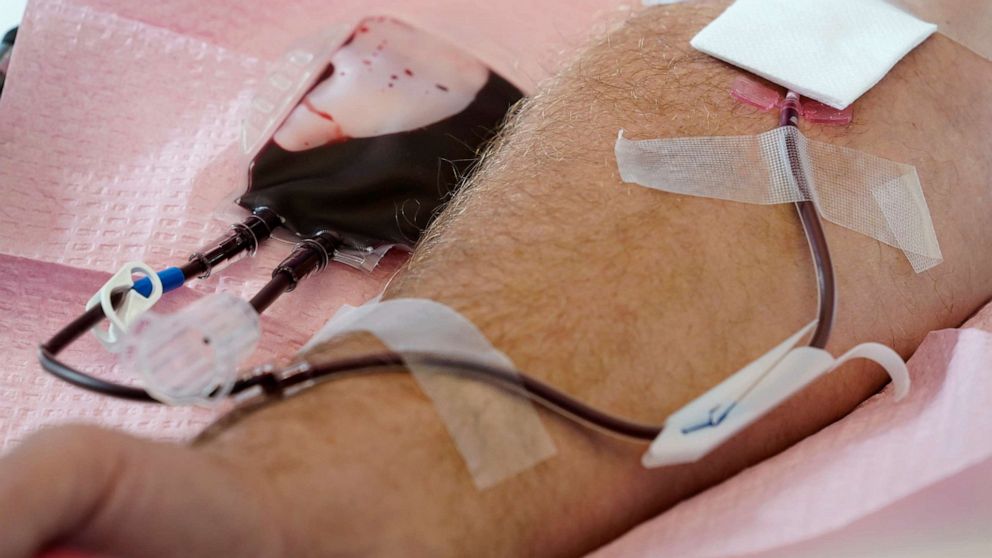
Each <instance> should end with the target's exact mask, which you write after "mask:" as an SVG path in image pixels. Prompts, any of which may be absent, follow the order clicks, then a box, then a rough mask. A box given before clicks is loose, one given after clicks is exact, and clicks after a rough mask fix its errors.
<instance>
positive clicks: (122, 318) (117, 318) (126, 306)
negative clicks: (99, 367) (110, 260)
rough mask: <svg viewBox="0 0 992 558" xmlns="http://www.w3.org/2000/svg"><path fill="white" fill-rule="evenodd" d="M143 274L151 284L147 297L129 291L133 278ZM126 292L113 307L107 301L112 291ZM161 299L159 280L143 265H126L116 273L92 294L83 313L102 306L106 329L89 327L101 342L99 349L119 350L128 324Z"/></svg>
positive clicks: (129, 263)
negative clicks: (101, 347) (105, 317)
mask: <svg viewBox="0 0 992 558" xmlns="http://www.w3.org/2000/svg"><path fill="white" fill-rule="evenodd" d="M136 274H137V275H144V276H145V277H148V279H149V280H150V281H151V283H152V292H151V293H150V294H149V295H148V296H147V297H145V296H143V295H141V294H140V293H138V292H136V291H134V290H132V289H131V287H133V286H134V278H133V275H136ZM120 291H126V292H125V293H124V300H122V301H121V303H120V304H118V305H117V308H116V309H114V305H113V304H111V302H110V297H111V295H113V294H114V293H116V292H120ZM160 298H162V281H161V280H160V279H159V278H158V274H157V273H155V271H154V270H153V269H152V268H151V267H149V266H148V265H146V264H144V263H143V262H128V263H126V264H124V267H122V268H121V269H120V271H118V272H117V273H115V274H114V275H113V276H111V277H110V279H109V280H108V281H107V282H106V283H104V284H103V287H101V288H100V290H99V291H97V292H96V294H94V295H93V297H92V298H90V300H89V302H87V303H86V310H90V309H91V308H93V307H94V306H96V305H97V304H99V305H100V306H101V307H103V313H104V315H105V316H107V321H108V322H110V324H109V326H107V329H103V328H101V327H99V326H97V327H94V328H93V334H94V335H96V338H97V339H99V340H100V342H101V343H103V346H104V347H106V348H107V350H109V351H111V352H118V351H120V350H121V345H120V342H121V340H122V339H123V338H124V334H126V333H127V330H128V328H129V327H130V326H131V323H132V322H134V320H136V319H137V318H138V316H140V315H141V314H143V313H144V312H145V311H147V310H148V309H149V308H151V307H152V306H154V305H155V303H156V302H158V299H160Z"/></svg>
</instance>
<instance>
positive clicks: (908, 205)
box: [615, 126, 943, 273]
mask: <svg viewBox="0 0 992 558" xmlns="http://www.w3.org/2000/svg"><path fill="white" fill-rule="evenodd" d="M615 149H616V158H617V166H618V167H619V170H620V177H621V178H622V179H623V181H624V182H631V183H635V184H639V185H641V186H646V187H648V188H653V189H656V190H662V191H665V192H671V193H675V194H684V195H688V196H699V197H705V198H716V199H721V200H728V201H737V202H744V203H753V204H762V205H768V204H779V203H794V202H798V201H804V200H810V201H812V202H813V203H815V204H816V208H817V209H818V210H819V212H820V213H821V214H822V215H823V217H824V218H826V219H827V220H829V221H831V222H833V223H835V224H837V225H840V226H842V227H846V228H848V229H851V230H853V231H856V232H859V233H861V234H864V235H866V236H869V237H871V238H874V239H876V240H878V241H880V242H884V243H885V244H888V245H890V246H893V247H895V248H899V249H900V250H902V251H903V253H905V255H906V258H907V259H908V260H909V262H910V264H912V266H913V269H914V270H915V271H916V272H917V273H921V272H923V271H925V270H927V269H929V268H931V267H934V266H936V265H937V264H939V263H940V262H941V261H942V260H943V256H942V255H941V252H940V244H939V243H938V242H937V234H936V232H935V231H934V228H933V222H932V220H931V218H930V209H929V207H927V202H926V199H925V198H924V196H923V188H922V187H921V186H920V179H919V176H918V175H917V173H916V168H915V167H913V166H912V165H905V164H902V163H896V162H893V161H889V160H886V159H882V158H880V157H876V156H874V155H869V154H867V153H863V152H861V151H857V150H854V149H848V148H846V147H839V146H836V145H831V144H828V143H821V142H818V141H811V140H808V139H806V137H805V136H803V135H802V133H801V132H800V131H799V130H798V129H796V128H794V127H791V126H786V127H780V128H776V129H775V130H772V131H770V132H765V133H763V134H760V135H757V136H725V137H699V138H674V139H654V140H643V141H631V140H627V139H625V138H624V137H623V130H621V131H620V134H619V136H618V138H617V142H616V148H615ZM790 150H793V151H794V152H795V155H796V156H797V157H798V160H800V161H801V162H802V165H801V166H802V168H801V169H797V170H798V171H799V173H800V174H799V176H796V174H794V172H793V169H792V167H791V165H790V163H789V161H790V157H789V151H790ZM797 178H798V179H799V180H797ZM803 184H805V185H808V187H801V186H802V185H803Z"/></svg>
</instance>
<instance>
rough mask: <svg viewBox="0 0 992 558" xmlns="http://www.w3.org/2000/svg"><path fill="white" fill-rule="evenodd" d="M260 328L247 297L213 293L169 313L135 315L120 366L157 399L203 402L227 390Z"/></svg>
mask: <svg viewBox="0 0 992 558" xmlns="http://www.w3.org/2000/svg"><path fill="white" fill-rule="evenodd" d="M260 329H261V328H260V325H259V316H258V313H256V312H255V309H254V308H252V306H251V305H250V304H249V303H248V302H247V301H245V300H244V299H241V298H238V297H237V296H235V295H233V294H231V293H217V294H213V295H210V296H206V297H204V298H201V299H200V300H197V301H196V302H194V303H193V304H190V305H189V306H187V307H186V308H184V309H183V310H181V311H179V312H175V313H173V314H156V313H154V312H149V313H147V314H145V315H143V316H141V317H140V318H139V319H138V320H137V321H136V322H135V323H134V325H133V326H132V327H131V331H130V332H129V335H128V336H127V339H126V346H125V349H124V353H123V362H124V366H125V367H126V369H127V370H128V371H130V372H131V373H133V374H134V375H135V376H137V377H138V378H140V379H141V381H142V383H143V385H144V387H145V390H146V391H147V392H148V393H149V394H150V395H151V396H152V397H154V398H155V399H158V400H159V401H162V402H163V403H168V404H170V405H209V404H212V403H214V402H215V401H217V400H220V399H223V398H224V397H226V396H227V395H228V394H229V393H230V392H231V389H232V388H233V387H234V383H235V382H236V381H237V379H238V367H239V365H241V364H242V363H243V362H244V361H245V360H246V359H247V358H248V357H249V356H251V354H252V353H253V352H254V351H255V346H256V345H257V344H258V339H259V336H260Z"/></svg>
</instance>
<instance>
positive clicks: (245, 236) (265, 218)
mask: <svg viewBox="0 0 992 558" xmlns="http://www.w3.org/2000/svg"><path fill="white" fill-rule="evenodd" d="M281 224H282V220H281V219H280V218H279V216H278V215H276V214H275V212H274V211H272V210H271V209H268V208H266V207H260V208H258V209H256V210H255V211H254V212H253V213H252V214H251V215H249V216H248V218H246V219H245V220H244V221H242V222H241V223H237V224H234V225H231V230H230V231H228V232H227V234H225V235H224V236H222V237H220V238H219V239H217V240H216V241H214V242H212V243H210V244H208V245H207V246H206V247H205V248H202V249H200V250H198V251H196V252H195V253H193V255H191V256H190V257H189V260H190V261H198V262H199V263H200V264H201V265H202V266H203V269H204V271H203V273H201V274H200V275H199V276H198V277H199V278H200V279H206V278H207V277H209V276H210V273H211V272H213V270H215V269H217V268H218V267H219V266H220V264H222V263H225V262H226V263H232V262H234V261H235V260H236V259H237V256H239V255H241V254H244V253H247V254H248V255H250V256H254V255H255V251H256V250H258V245H259V244H261V243H262V241H264V240H266V239H267V238H269V237H270V236H271V235H272V231H273V230H275V228H276V227H278V226H279V225H281Z"/></svg>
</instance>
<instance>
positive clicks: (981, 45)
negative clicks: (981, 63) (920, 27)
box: [886, 0, 992, 60]
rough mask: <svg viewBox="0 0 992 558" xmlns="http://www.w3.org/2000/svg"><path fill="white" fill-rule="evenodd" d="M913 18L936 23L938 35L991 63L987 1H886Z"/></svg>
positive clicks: (991, 15) (991, 11)
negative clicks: (908, 13) (913, 16)
mask: <svg viewBox="0 0 992 558" xmlns="http://www.w3.org/2000/svg"><path fill="white" fill-rule="evenodd" d="M886 1H887V2H889V3H890V4H893V5H895V6H898V7H900V8H902V9H904V10H906V11H907V12H910V13H911V14H913V15H915V16H916V17H918V18H920V19H923V20H926V21H933V22H936V23H937V25H938V28H939V31H940V33H941V34H943V35H946V36H947V37H948V38H950V39H951V40H953V41H955V42H957V43H959V44H961V45H963V46H964V47H965V48H967V49H969V50H971V51H972V52H974V53H975V54H978V55H979V56H982V57H983V58H985V59H986V60H992V33H990V32H989V30H990V29H992V2H989V0H955V1H951V0H945V1H941V0H886Z"/></svg>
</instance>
